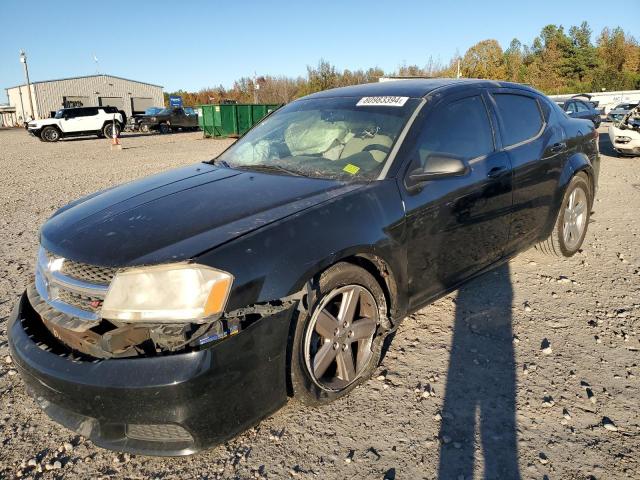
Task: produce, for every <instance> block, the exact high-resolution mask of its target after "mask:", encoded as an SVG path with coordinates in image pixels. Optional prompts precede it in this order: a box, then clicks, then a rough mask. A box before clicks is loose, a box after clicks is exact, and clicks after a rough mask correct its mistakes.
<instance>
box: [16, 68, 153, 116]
mask: <svg viewBox="0 0 640 480" xmlns="http://www.w3.org/2000/svg"><path fill="white" fill-rule="evenodd" d="M6 91H7V97H8V98H9V105H10V106H12V107H14V108H15V109H16V110H15V111H16V116H17V117H18V123H22V121H23V119H25V118H35V119H38V118H48V117H50V116H51V114H52V113H54V112H56V111H57V110H59V109H61V108H68V107H80V106H84V107H94V106H114V107H117V108H118V109H120V110H124V112H125V113H126V114H127V116H130V115H132V114H134V113H143V112H144V110H146V109H147V108H149V107H162V106H164V95H163V93H162V87H161V86H160V85H153V84H151V83H145V82H138V81H135V80H129V79H126V78H122V77H115V76H113V75H87V76H84V77H71V78H61V79H59V80H47V81H43V82H31V97H30V96H29V88H28V87H27V85H26V84H25V85H18V86H15V87H10V88H7V89H6ZM31 104H33V110H34V111H31Z"/></svg>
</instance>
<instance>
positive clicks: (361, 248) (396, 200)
mask: <svg viewBox="0 0 640 480" xmlns="http://www.w3.org/2000/svg"><path fill="white" fill-rule="evenodd" d="M403 237H404V209H403V206H402V200H401V198H400V195H399V192H398V189H397V186H396V184H395V182H393V181H392V180H384V181H377V182H372V183H370V184H367V185H365V186H363V187H362V188H359V189H356V190H354V191H351V192H349V193H346V194H344V195H342V196H340V197H337V198H335V199H332V200H329V201H327V202H324V203H322V204H320V205H317V206H315V207H312V208H309V209H307V210H304V211H302V212H299V213H297V214H295V215H292V216H290V217H287V218H285V219H283V220H280V221H278V222H276V223H274V224H271V225H268V226H266V227H263V228H261V229H258V230H256V231H254V232H252V233H250V234H247V235H244V236H242V237H240V238H237V239H235V240H233V241H231V242H229V243H228V244H225V245H222V246H220V247H218V248H215V249H213V250H211V251H209V252H207V253H205V254H203V255H201V256H200V257H199V258H197V259H196V261H197V262H199V263H202V264H205V265H210V266H213V267H215V268H220V269H222V270H225V271H228V272H230V273H232V274H233V275H234V277H235V279H234V284H233V288H232V292H231V294H230V297H229V304H228V305H227V311H231V310H234V309H237V308H241V307H245V306H248V305H252V304H255V303H262V302H269V301H273V300H277V299H280V298H283V297H286V296H289V295H292V294H294V293H296V292H298V291H299V290H300V289H302V287H303V286H304V284H305V283H306V282H307V281H309V280H310V279H312V278H313V276H314V275H315V274H317V273H319V272H321V271H323V270H324V269H326V268H327V267H328V266H330V265H332V264H334V263H336V262H338V261H340V260H341V259H344V258H346V257H349V256H353V255H359V254H365V255H369V256H375V257H377V258H378V259H381V260H382V261H383V262H384V263H385V264H386V267H387V268H388V269H389V270H390V272H389V273H390V275H392V277H393V278H394V280H395V282H396V285H397V286H398V290H399V294H398V299H397V304H396V307H397V308H396V309H394V310H395V311H398V310H400V311H402V312H404V311H405V309H406V298H405V294H404V292H405V291H406V290H405V289H404V287H403V286H404V285H405V265H406V261H405V259H406V252H405V249H404V240H403Z"/></svg>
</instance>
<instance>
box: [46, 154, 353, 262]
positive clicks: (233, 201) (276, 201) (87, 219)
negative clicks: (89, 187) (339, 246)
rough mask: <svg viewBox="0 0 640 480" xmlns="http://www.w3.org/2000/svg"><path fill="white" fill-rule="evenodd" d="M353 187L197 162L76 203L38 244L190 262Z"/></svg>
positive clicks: (126, 258)
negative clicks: (188, 260)
mask: <svg viewBox="0 0 640 480" xmlns="http://www.w3.org/2000/svg"><path fill="white" fill-rule="evenodd" d="M355 188H358V187H357V186H356V185H354V184H345V183H343V182H338V181H334V180H321V179H311V178H305V177H293V176H287V175H275V174H266V173H257V172H251V171H246V170H244V171H239V170H233V169H229V168H222V167H218V166H214V165H210V164H205V163H203V164H197V165H193V166H189V167H184V168H180V169H177V170H173V171H169V172H166V173H163V174H160V175H155V176H152V177H147V178H143V179H141V180H138V181H135V182H132V183H128V184H125V185H122V186H119V187H116V188H112V189H110V190H106V191H104V192H99V193H97V194H94V195H91V196H89V197H85V198H84V199H81V200H79V201H77V202H75V203H72V204H70V205H69V206H67V207H64V208H62V209H60V210H59V211H58V212H56V213H55V214H54V216H53V217H51V218H50V219H49V220H48V221H47V222H46V223H45V224H44V225H43V227H42V229H41V238H40V241H41V243H42V245H43V246H44V247H45V248H46V249H47V250H49V251H51V252H53V253H56V254H57V255H60V256H63V257H65V258H69V259H72V260H75V261H78V262H84V263H89V264H93V265H103V266H129V265H142V264H155V263H165V262H173V261H180V260H186V259H190V258H193V257H195V256H197V255H198V254H200V253H202V252H204V251H206V250H210V249H212V248H215V247H216V246H219V245H221V244H223V243H226V242H228V241H230V240H233V239H234V238H236V237H238V236H241V235H244V234H246V233H248V232H250V231H253V230H255V229H258V228H260V227H262V226H264V225H267V224H269V223H272V222H275V221H278V220H280V219H282V218H284V217H286V216H289V215H292V214H294V213H296V212H299V211H301V210H304V209H306V208H309V207H312V206H314V205H317V204H319V203H321V202H323V201H326V200H328V199H330V198H333V197H335V196H338V195H341V194H343V193H345V192H347V191H350V190H353V189H355Z"/></svg>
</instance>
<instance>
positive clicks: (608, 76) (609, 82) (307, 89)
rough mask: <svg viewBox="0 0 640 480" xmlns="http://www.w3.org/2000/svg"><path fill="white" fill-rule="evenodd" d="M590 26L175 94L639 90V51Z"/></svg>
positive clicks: (218, 99)
mask: <svg viewBox="0 0 640 480" xmlns="http://www.w3.org/2000/svg"><path fill="white" fill-rule="evenodd" d="M592 37H593V32H592V30H591V28H590V27H589V25H588V23H587V22H582V23H581V24H580V25H579V26H572V27H570V28H569V30H568V31H566V30H565V29H564V27H563V26H562V25H560V26H558V25H547V26H545V27H544V28H542V30H541V32H540V35H538V36H537V37H536V38H535V39H534V40H533V42H532V43H531V44H530V45H527V44H523V43H521V42H520V40H518V39H517V38H514V39H513V40H512V41H511V43H510V44H509V46H508V48H507V49H505V50H503V49H502V47H501V46H500V44H499V43H498V41H496V40H494V39H487V40H482V41H480V42H478V43H476V44H475V45H473V46H472V47H470V48H469V49H468V50H467V51H466V52H465V54H464V55H459V54H456V55H454V56H453V58H451V59H450V60H449V62H447V63H443V62H441V61H440V60H439V59H433V57H429V59H428V60H427V62H426V64H425V65H423V66H419V65H402V66H399V67H398V68H397V69H396V70H395V71H393V72H384V71H383V70H382V69H380V68H378V67H374V68H369V69H367V70H349V69H345V70H342V71H339V70H338V69H337V68H336V67H335V66H333V65H331V63H330V62H328V61H326V60H324V59H321V60H320V61H319V62H318V64H317V65H316V66H308V67H307V74H306V76H299V77H296V78H292V77H287V76H272V75H266V76H259V77H253V78H252V77H242V78H240V79H239V80H237V81H235V82H234V84H233V87H232V88H224V87H223V86H218V87H214V88H203V89H201V90H200V91H198V92H187V91H184V90H178V91H176V92H171V93H165V100H167V98H168V96H169V95H181V96H182V97H183V101H184V103H185V105H200V104H205V103H222V102H225V101H233V102H239V103H287V102H290V101H291V100H293V99H295V98H298V97H301V96H304V95H308V94H310V93H313V92H318V91H321V90H326V89H328V88H334V87H342V86H347V85H355V84H360V83H368V82H376V81H378V78H380V77H382V76H419V77H455V76H456V75H457V74H458V72H459V73H460V74H461V75H462V76H463V77H465V78H491V79H495V80H508V81H512V82H518V83H526V84H529V85H532V86H533V87H535V88H537V89H539V90H541V91H543V92H545V93H547V94H561V93H570V92H571V93H573V92H575V93H577V92H594V91H602V90H633V89H640V45H639V44H638V41H637V40H636V39H635V38H634V37H633V36H632V35H630V34H628V33H626V32H625V31H624V30H623V29H622V28H620V27H615V28H608V27H606V28H604V29H603V30H602V31H601V32H600V34H599V35H598V36H597V37H596V39H595V44H594V43H593V41H592Z"/></svg>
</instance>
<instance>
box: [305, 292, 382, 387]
mask: <svg viewBox="0 0 640 480" xmlns="http://www.w3.org/2000/svg"><path fill="white" fill-rule="evenodd" d="M378 323H379V312H378V306H377V304H376V301H375V299H374V298H373V295H372V294H371V292H369V290H367V289H366V288H364V287H362V286H360V285H348V286H345V287H341V288H336V289H334V290H332V291H331V292H330V293H329V294H328V295H327V296H326V297H325V298H324V299H323V300H322V302H321V303H320V305H318V308H317V309H316V310H315V312H314V314H313V316H312V317H311V320H310V321H309V324H308V326H307V330H306V333H305V339H304V357H305V363H306V366H307V370H308V372H309V373H310V375H311V378H312V379H313V381H314V382H315V383H316V384H317V385H318V386H319V387H321V388H323V389H325V390H331V391H338V390H341V389H343V388H345V387H347V386H348V385H350V384H351V383H353V382H354V381H355V380H356V379H358V377H359V376H360V375H361V374H362V372H363V371H364V370H365V368H366V367H367V365H368V363H369V360H370V359H371V356H372V355H373V351H372V345H373V338H374V336H375V333H376V329H377V326H378Z"/></svg>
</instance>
